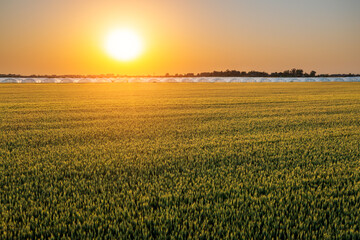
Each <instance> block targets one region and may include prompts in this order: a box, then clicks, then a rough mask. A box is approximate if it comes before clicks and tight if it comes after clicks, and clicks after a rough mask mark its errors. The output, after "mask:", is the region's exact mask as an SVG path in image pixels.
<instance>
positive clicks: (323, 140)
mask: <svg viewBox="0 0 360 240" xmlns="http://www.w3.org/2000/svg"><path fill="white" fill-rule="evenodd" d="M359 140H360V84H359V83H285V84H284V83H270V84H269V83H266V84H249V83H247V84H222V83H221V84H220V83H219V84H211V83H206V84H84V85H66V84H58V85H54V84H48V85H47V84H41V85H35V84H22V85H16V84H6V85H5V84H4V85H1V86H0V201H1V202H0V238H2V239H11V238H14V239H24V238H49V239H62V238H63V239H76V238H101V239H120V238H121V239H124V238H125V239H134V238H137V239H139V238H140V239H156V238H161V239H163V238H167V239H183V238H195V239H212V238H217V239H220V238H221V239H251V238H252V239H269V238H280V239H294V238H301V239H308V238H320V239H330V238H331V239H333V238H354V239H355V238H360V225H359V222H360V174H359V173H360V162H359V159H360V147H359V143H360V141H359Z"/></svg>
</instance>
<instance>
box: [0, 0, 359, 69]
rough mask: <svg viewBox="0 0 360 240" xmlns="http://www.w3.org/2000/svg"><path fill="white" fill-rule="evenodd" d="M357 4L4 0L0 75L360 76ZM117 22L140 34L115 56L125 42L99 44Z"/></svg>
mask: <svg viewBox="0 0 360 240" xmlns="http://www.w3.org/2000/svg"><path fill="white" fill-rule="evenodd" d="M358 9H360V2H359V1H355V0H349V1H345V2H340V1H336V0H330V1H326V0H319V1H317V2H313V1H310V0H306V1H301V2H297V1H285V0H281V1H276V2H271V3H270V2H268V1H265V0H256V1H231V0H229V1H225V2H224V1H215V0H212V1H206V2H204V1H195V2H194V1H172V2H167V1H161V0H154V1H147V2H136V3H134V2H127V1H114V0H108V1H104V2H97V1H94V2H90V3H89V2H88V1H83V0H81V1H76V2H73V1H69V0H65V1H61V2H56V3H54V2H49V1H45V0H35V1H31V2H28V1H25V0H14V1H7V2H1V3H0V24H1V27H2V29H3V32H5V33H6V34H3V36H2V38H1V39H0V52H1V54H0V72H2V73H4V74H7V73H15V74H20V75H33V74H39V75H65V74H69V73H71V74H73V75H99V74H108V73H113V74H121V75H133V76H139V75H157V76H158V75H165V74H166V73H168V72H169V73H171V74H175V73H180V74H185V73H200V72H206V71H209V69H241V70H242V71H252V70H253V69H261V71H265V72H281V71H284V69H291V68H292V66H298V67H299V68H301V69H304V71H306V72H310V71H311V70H313V69H315V70H316V71H317V72H319V73H327V74H339V73H340V74H348V73H353V74H358V73H360V67H359V66H360V46H359V44H358V42H360V32H359V31H358V29H359V28H360V16H359V14H357V10H358ZM165 20H166V21H165ZM122 28H128V29H130V30H132V31H134V32H136V37H138V38H139V39H140V40H141V49H140V47H139V49H133V51H135V52H136V51H139V52H138V53H137V54H138V55H136V58H135V57H134V59H130V58H129V59H128V60H129V61H120V60H119V59H121V56H120V58H118V59H116V58H114V56H111V55H115V56H116V51H119V50H121V51H123V50H124V49H116V48H117V46H115V49H114V46H112V49H110V50H109V49H106V48H105V45H104V44H105V43H106V41H107V40H106V38H107V36H108V35H109V33H113V32H114V31H117V29H122ZM113 40H114V39H113ZM115 40H118V39H115ZM139 44H140V43H139ZM121 47H122V48H124V46H121ZM125 50H127V49H126V47H125ZM140 50H141V51H140ZM109 51H110V53H109ZM111 51H112V52H111ZM127 54H131V53H127ZM129 56H130V55H129ZM134 56H135V55H134Z"/></svg>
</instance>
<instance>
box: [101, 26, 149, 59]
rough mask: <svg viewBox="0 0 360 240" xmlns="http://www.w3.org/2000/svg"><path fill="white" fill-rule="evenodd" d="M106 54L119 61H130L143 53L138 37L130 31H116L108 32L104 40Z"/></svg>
mask: <svg viewBox="0 0 360 240" xmlns="http://www.w3.org/2000/svg"><path fill="white" fill-rule="evenodd" d="M105 49H106V52H107V53H108V54H109V55H110V56H112V57H113V58H115V59H117V60H119V61H124V62H127V61H131V60H134V59H136V58H137V57H139V55H140V54H141V53H142V51H143V43H142V41H141V38H140V36H139V35H138V34H137V33H136V32H135V31H133V30H131V29H117V30H113V31H112V32H110V33H109V34H108V35H107V37H106V40H105Z"/></svg>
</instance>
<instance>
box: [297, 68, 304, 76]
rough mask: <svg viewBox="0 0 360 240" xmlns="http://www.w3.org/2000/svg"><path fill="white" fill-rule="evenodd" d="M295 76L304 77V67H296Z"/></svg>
mask: <svg viewBox="0 0 360 240" xmlns="http://www.w3.org/2000/svg"><path fill="white" fill-rule="evenodd" d="M295 76H296V77H303V76H304V71H303V70H302V69H296V73H295Z"/></svg>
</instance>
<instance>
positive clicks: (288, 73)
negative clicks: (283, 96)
mask: <svg viewBox="0 0 360 240" xmlns="http://www.w3.org/2000/svg"><path fill="white" fill-rule="evenodd" d="M355 76H360V74H352V73H349V74H319V75H317V74H316V71H311V72H309V73H307V72H304V70H302V69H297V68H293V69H290V70H285V71H283V72H272V73H267V72H261V71H249V72H246V71H238V70H229V69H228V70H225V71H212V72H201V73H196V74H195V73H185V74H179V73H176V74H169V73H166V74H165V75H138V76H129V75H121V74H98V75H79V74H66V75H34V74H33V75H20V74H0V78H4V77H24V78H38V77H39V78H118V77H287V78H289V77H290V78H291V77H297V78H298V77H355Z"/></svg>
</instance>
